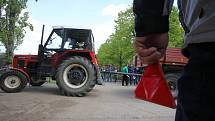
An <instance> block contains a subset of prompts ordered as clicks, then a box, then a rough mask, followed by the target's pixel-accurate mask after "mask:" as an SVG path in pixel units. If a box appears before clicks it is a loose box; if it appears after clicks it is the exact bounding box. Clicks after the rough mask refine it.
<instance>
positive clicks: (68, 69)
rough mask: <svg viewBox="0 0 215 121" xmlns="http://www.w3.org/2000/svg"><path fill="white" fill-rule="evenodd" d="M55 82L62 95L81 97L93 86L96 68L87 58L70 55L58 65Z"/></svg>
mask: <svg viewBox="0 0 215 121" xmlns="http://www.w3.org/2000/svg"><path fill="white" fill-rule="evenodd" d="M56 83H57V85H58V87H59V89H60V92H61V93H62V94H63V95H66V96H78V97H82V96H85V95H86V94H87V92H89V91H91V90H92V89H93V87H94V86H95V84H96V70H95V68H94V65H93V64H92V63H91V62H90V61H89V60H88V59H87V58H84V57H80V56H76V57H71V58H70V59H68V60H65V61H63V63H62V64H61V65H60V66H59V68H58V70H57V74H56Z"/></svg>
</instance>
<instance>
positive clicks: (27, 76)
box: [0, 68, 31, 81]
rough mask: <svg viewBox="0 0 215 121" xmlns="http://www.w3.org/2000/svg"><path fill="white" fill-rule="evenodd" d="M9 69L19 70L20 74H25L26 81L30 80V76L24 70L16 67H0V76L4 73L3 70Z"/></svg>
mask: <svg viewBox="0 0 215 121" xmlns="http://www.w3.org/2000/svg"><path fill="white" fill-rule="evenodd" d="M10 70H14V71H19V72H21V73H22V74H24V75H25V76H26V78H27V79H28V81H31V78H30V76H29V75H28V74H27V73H26V72H25V71H23V70H22V69H18V68H1V69H0V78H1V76H2V75H3V74H4V73H5V72H8V71H10Z"/></svg>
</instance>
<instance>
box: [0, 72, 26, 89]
mask: <svg viewBox="0 0 215 121" xmlns="http://www.w3.org/2000/svg"><path fill="white" fill-rule="evenodd" d="M26 85H27V78H26V76H25V75H24V74H23V73H21V72H19V71H16V70H9V71H7V72H5V73H3V74H2V75H1V77H0V88H1V89H2V90H3V91H5V92H8V93H16V92H20V91H22V90H23V89H24V88H25V86H26Z"/></svg>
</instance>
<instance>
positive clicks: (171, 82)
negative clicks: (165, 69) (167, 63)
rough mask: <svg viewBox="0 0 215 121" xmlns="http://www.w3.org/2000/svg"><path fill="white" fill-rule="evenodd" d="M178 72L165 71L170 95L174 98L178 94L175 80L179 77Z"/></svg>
mask: <svg viewBox="0 0 215 121" xmlns="http://www.w3.org/2000/svg"><path fill="white" fill-rule="evenodd" d="M180 76H181V74H180V73H167V74H165V78H166V81H167V83H168V85H169V88H170V90H171V93H172V96H173V97H174V98H175V99H176V98H177V96H178V85H177V80H178V79H179V78H180Z"/></svg>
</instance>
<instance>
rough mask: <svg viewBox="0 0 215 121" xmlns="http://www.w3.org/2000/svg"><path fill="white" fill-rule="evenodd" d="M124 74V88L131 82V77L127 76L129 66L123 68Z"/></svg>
mask: <svg viewBox="0 0 215 121" xmlns="http://www.w3.org/2000/svg"><path fill="white" fill-rule="evenodd" d="M122 72H123V75H122V86H124V85H126V86H128V81H129V76H128V75H127V74H128V66H124V67H123V68H122Z"/></svg>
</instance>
